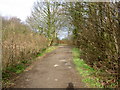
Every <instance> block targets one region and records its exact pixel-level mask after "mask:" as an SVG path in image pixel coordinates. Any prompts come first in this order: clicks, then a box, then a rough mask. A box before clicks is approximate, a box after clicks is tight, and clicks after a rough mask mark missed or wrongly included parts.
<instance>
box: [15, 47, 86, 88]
mask: <svg viewBox="0 0 120 90" xmlns="http://www.w3.org/2000/svg"><path fill="white" fill-rule="evenodd" d="M70 82H72V83H73V84H74V86H75V88H85V85H84V83H82V81H81V77H80V75H79V74H78V73H77V71H76V70H75V67H74V65H73V63H72V52H71V48H70V47H69V46H59V47H58V48H57V49H56V50H54V51H53V52H51V53H48V54H46V55H45V56H44V57H43V58H41V59H39V60H37V61H36V62H35V63H33V64H32V65H31V66H30V67H29V68H27V69H26V71H25V72H24V73H22V74H21V75H20V76H19V78H18V79H17V80H16V81H15V86H14V88H66V87H67V85H68V83H70Z"/></svg>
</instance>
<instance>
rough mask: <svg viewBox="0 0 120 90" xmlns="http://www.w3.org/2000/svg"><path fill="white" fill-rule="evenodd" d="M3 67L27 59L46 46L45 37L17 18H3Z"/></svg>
mask: <svg viewBox="0 0 120 90" xmlns="http://www.w3.org/2000/svg"><path fill="white" fill-rule="evenodd" d="M2 30H3V41H2V48H3V51H2V54H3V62H2V66H3V69H5V68H6V67H8V66H9V65H14V64H18V63H19V62H20V61H21V60H29V59H31V58H32V57H34V56H35V55H36V54H37V53H39V52H40V50H42V49H43V48H46V47H47V39H46V38H45V37H44V36H42V35H39V34H38V33H35V32H33V31H31V30H30V28H29V27H28V26H27V25H25V24H23V23H21V22H20V20H19V19H18V18H10V19H5V18H3V28H2Z"/></svg>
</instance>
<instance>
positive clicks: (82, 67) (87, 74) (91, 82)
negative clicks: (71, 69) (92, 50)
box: [72, 48, 103, 88]
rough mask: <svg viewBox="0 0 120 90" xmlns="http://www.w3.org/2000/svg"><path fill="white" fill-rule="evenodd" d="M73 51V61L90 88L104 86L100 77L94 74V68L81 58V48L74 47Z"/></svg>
mask: <svg viewBox="0 0 120 90" xmlns="http://www.w3.org/2000/svg"><path fill="white" fill-rule="evenodd" d="M72 52H73V62H74V64H75V65H76V68H77V70H78V72H79V73H80V75H81V76H82V77H83V79H82V81H83V82H84V83H86V85H87V86H88V87H90V88H103V86H102V85H101V83H100V82H99V78H97V77H95V76H94V75H93V74H94V73H95V72H96V70H94V69H93V68H91V67H90V66H88V65H87V64H86V63H85V62H84V60H83V59H80V50H79V49H77V48H73V49H72Z"/></svg>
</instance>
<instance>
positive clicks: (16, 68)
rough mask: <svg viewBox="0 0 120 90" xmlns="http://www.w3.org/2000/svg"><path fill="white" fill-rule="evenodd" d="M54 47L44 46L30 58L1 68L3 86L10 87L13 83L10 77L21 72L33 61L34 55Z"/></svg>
mask: <svg viewBox="0 0 120 90" xmlns="http://www.w3.org/2000/svg"><path fill="white" fill-rule="evenodd" d="M54 49H56V47H55V46H51V47H48V48H44V49H42V50H41V51H40V52H39V53H38V54H37V55H36V56H35V57H33V58H32V59H31V60H21V62H20V63H19V64H16V65H12V66H9V67H7V68H6V69H5V70H2V84H3V87H10V86H11V85H12V84H13V82H12V79H14V78H15V77H16V76H17V75H19V74H20V73H22V72H23V71H24V70H25V69H26V68H27V67H28V66H29V65H30V64H31V63H32V62H33V61H35V58H36V57H39V56H44V55H45V54H46V53H49V52H51V51H53V50H54Z"/></svg>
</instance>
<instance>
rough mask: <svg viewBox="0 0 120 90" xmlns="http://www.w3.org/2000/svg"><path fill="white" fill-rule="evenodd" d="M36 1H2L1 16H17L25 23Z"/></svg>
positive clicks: (0, 6) (0, 2)
mask: <svg viewBox="0 0 120 90" xmlns="http://www.w3.org/2000/svg"><path fill="white" fill-rule="evenodd" d="M35 1H36V0H0V14H1V15H2V16H16V17H18V18H20V19H22V20H23V21H24V20H25V19H26V17H27V16H29V15H30V13H31V9H32V6H33V3H34V2H35Z"/></svg>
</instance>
